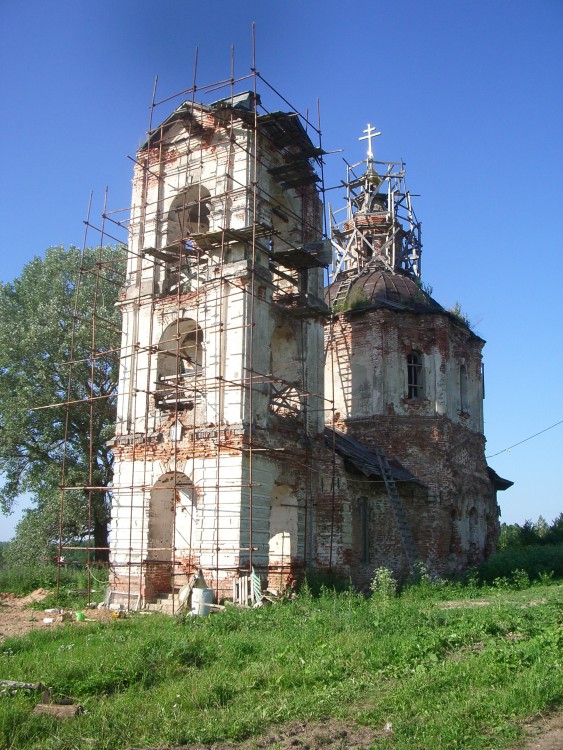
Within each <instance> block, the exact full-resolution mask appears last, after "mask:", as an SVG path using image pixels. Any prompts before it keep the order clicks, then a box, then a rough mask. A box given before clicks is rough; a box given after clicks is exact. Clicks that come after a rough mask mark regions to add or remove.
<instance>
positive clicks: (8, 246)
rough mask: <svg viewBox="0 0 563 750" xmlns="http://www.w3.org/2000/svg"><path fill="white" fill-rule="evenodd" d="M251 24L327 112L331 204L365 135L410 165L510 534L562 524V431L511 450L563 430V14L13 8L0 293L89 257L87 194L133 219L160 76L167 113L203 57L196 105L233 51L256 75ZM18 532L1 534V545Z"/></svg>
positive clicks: (291, 91)
mask: <svg viewBox="0 0 563 750" xmlns="http://www.w3.org/2000/svg"><path fill="white" fill-rule="evenodd" d="M252 21H255V23H256V67H257V69H258V70H259V72H260V73H261V74H262V75H263V76H264V78H265V79H266V80H267V81H268V82H269V83H271V84H272V85H273V86H275V88H277V89H278V90H279V91H281V92H282V93H283V94H284V96H285V97H286V98H287V99H289V100H290V101H291V102H292V104H294V106H295V107H296V108H298V109H300V110H301V111H303V112H305V111H307V110H308V111H309V113H310V116H311V118H312V119H313V120H314V121H316V119H317V99H318V100H319V102H320V117H321V127H322V132H323V146H324V148H325V149H326V150H327V151H336V150H337V149H343V153H336V154H331V155H329V156H327V157H326V183H327V186H332V185H337V184H338V183H339V181H340V180H341V179H343V178H344V177H345V169H344V164H343V161H342V157H344V158H345V159H346V160H347V161H348V162H352V163H353V162H357V161H359V160H360V159H362V158H363V157H364V156H365V142H361V143H360V142H359V141H358V138H359V137H360V136H361V135H362V134H363V133H362V131H363V130H364V129H365V128H366V125H367V123H368V122H369V123H372V124H373V125H375V126H376V127H377V129H378V130H380V131H381V132H382V135H381V136H380V137H378V138H377V139H376V141H375V144H374V149H375V158H376V159H378V158H380V159H389V160H399V159H401V158H402V159H404V160H405V162H406V164H407V184H408V186H409V188H410V190H411V191H412V192H413V193H415V194H419V196H420V197H418V198H417V199H416V204H415V207H416V212H417V216H418V218H419V219H420V220H421V221H422V229H423V235H422V239H423V243H424V249H423V257H422V274H423V280H424V281H425V283H426V284H429V285H431V286H432V287H433V296H434V297H435V298H436V299H437V300H438V301H439V302H441V303H442V304H443V305H444V306H445V307H452V306H454V305H455V304H456V303H459V304H460V305H461V308H462V310H463V311H464V313H465V314H467V315H468V316H469V318H470V319H471V321H473V323H474V327H475V331H476V332H477V333H478V334H479V335H480V336H482V337H483V338H484V339H486V341H487V345H486V347H485V351H484V357H485V378H486V400H485V425H486V436H487V455H490V456H493V455H494V454H498V455H494V457H492V458H491V459H490V464H491V466H492V467H493V468H494V469H495V470H496V471H497V472H498V473H499V474H501V476H504V477H506V478H509V479H511V480H513V481H514V482H515V485H514V487H513V488H511V489H510V490H508V491H507V492H505V493H500V495H499V499H500V503H501V508H502V517H501V520H502V521H507V522H519V523H522V522H523V521H524V520H525V519H526V518H534V519H535V518H537V516H538V515H539V514H540V513H541V514H542V515H543V516H544V517H545V518H546V519H548V521H551V520H552V519H553V518H554V517H555V516H556V515H558V513H559V512H561V509H562V506H563V503H562V501H561V497H562V492H561V485H562V479H563V476H562V469H561V461H560V456H559V454H560V447H561V443H562V435H563V424H559V425H558V426H555V427H553V429H550V430H547V431H546V432H542V434H540V435H538V436H537V437H535V438H533V439H531V440H529V441H527V442H525V443H523V444H522V445H519V446H517V447H515V448H513V449H512V450H510V451H504V449H505V448H507V447H509V446H511V445H513V444H515V443H518V442H519V441H521V440H525V439H526V438H528V437H529V436H532V435H534V434H536V433H539V432H541V431H542V430H545V429H546V428H548V427H551V426H552V425H555V424H556V423H558V422H560V421H561V420H563V406H562V405H561V402H560V400H559V398H558V397H559V392H560V389H561V372H563V347H562V336H561V302H560V298H561V291H560V290H559V288H558V286H557V284H558V281H557V279H558V277H559V275H560V270H559V267H558V266H557V262H558V258H559V255H560V248H561V240H562V234H563V232H562V229H561V221H560V220H559V218H558V216H559V213H560V205H561V203H562V198H563V196H562V192H563V186H562V181H561V174H562V172H563V170H562V166H563V165H562V163H561V162H562V161H563V143H562V141H563V135H562V129H561V121H562V119H563V118H562V106H561V101H562V97H561V88H562V87H561V84H562V81H563V73H562V67H563V66H562V62H561V61H562V59H563V56H562V42H561V39H562V38H563V35H562V33H561V31H562V28H563V4H562V3H561V2H560V0H457V1H456V2H451V0H427V1H426V2H424V3H421V2H419V0H404V2H402V3H389V2H386V3H383V2H379V1H373V0H372V1H371V2H370V1H369V0H367V1H366V0H364V2H357V1H356V0H349V2H347V3H342V2H336V0H325V1H324V2H322V3H317V2H303V0H301V1H300V2H297V1H296V0H286V2H285V3H283V4H277V3H269V2H264V1H263V0H248V1H246V2H244V1H241V2H236V3H235V2H231V1H229V0H216V2H214V3H195V2H188V0H161V2H159V3H154V2H148V0H137V1H136V2H134V1H133V0H121V2H118V3H117V2H110V0H97V2H96V3H76V2H70V1H69V0H57V2H55V3H44V2H41V0H27V2H25V3H2V5H1V6H0V66H1V70H2V73H3V75H2V78H3V91H2V97H0V117H1V120H0V122H1V131H2V134H3V144H4V150H3V180H2V184H1V185H0V191H1V196H0V280H2V281H11V280H12V279H13V278H14V277H16V276H18V275H19V274H20V273H21V270H22V268H23V266H24V264H25V263H27V262H29V261H30V260H31V259H32V258H33V257H34V256H35V255H38V254H39V255H42V254H43V253H44V251H45V249H46V248H47V247H49V246H52V245H58V244H64V245H69V244H75V245H81V244H82V242H83V238H84V225H83V219H84V218H85V215H86V210H87V204H88V200H89V196H90V192H91V191H93V203H92V222H93V223H97V217H99V215H100V214H101V210H102V205H103V196H104V190H105V188H106V186H107V187H108V206H109V208H110V209H118V208H123V207H126V206H128V205H129V202H130V188H131V176H132V162H131V161H130V160H129V159H128V158H127V157H128V155H133V154H134V152H135V150H136V148H137V147H138V146H139V145H140V144H141V143H142V142H143V141H144V139H145V135H146V130H147V127H148V122H149V107H148V105H149V103H150V99H151V95H152V90H153V84H154V77H155V75H158V96H159V98H164V97H166V96H168V95H171V94H174V93H177V92H179V91H181V90H183V89H187V88H189V87H190V86H191V85H192V82H193V79H194V58H195V50H196V47H197V48H198V66H197V78H196V82H197V83H198V85H199V86H202V85H205V84H207V83H211V82H213V81H216V80H224V79H227V78H229V77H230V67H231V45H234V61H235V75H236V76H242V75H244V74H246V73H248V72H249V71H250V67H251V65H252V55H251V23H252ZM238 90H244V86H242V85H241V86H239V87H238ZM223 95H224V94H223V93H221V92H220V93H219V95H218V97H216V98H221V96H223ZM179 103H180V102H179V101H176V104H179ZM173 106H174V105H173V104H171V105H170V109H171V108H172V107H173ZM170 109H169V110H168V111H165V110H163V111H162V117H164V116H166V114H168V112H169V111H170ZM159 118H160V112H159ZM328 196H329V199H330V201H331V202H332V201H333V200H335V201H336V200H337V191H335V192H334V193H329V194H328ZM333 207H335V208H336V207H337V205H334V206H333ZM91 242H92V243H95V242H96V239H95V237H93V236H92V237H91ZM500 451H504V452H502V453H499V452H500ZM12 527H13V524H12V523H11V522H7V521H6V519H5V518H3V517H1V516H0V539H5V538H8V537H9V536H10V535H11V533H10V530H11V528H12Z"/></svg>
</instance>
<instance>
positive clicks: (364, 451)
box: [324, 427, 424, 486]
mask: <svg viewBox="0 0 563 750" xmlns="http://www.w3.org/2000/svg"><path fill="white" fill-rule="evenodd" d="M324 436H325V444H326V445H327V446H328V447H329V448H333V447H334V450H335V451H336V452H337V453H338V455H340V456H342V457H343V458H344V459H345V460H346V461H349V462H350V463H351V464H352V465H353V466H354V468H356V469H357V470H358V471H360V472H361V473H362V474H363V475H364V476H366V477H370V478H374V477H376V478H377V479H383V475H382V473H381V467H380V466H379V459H378V458H377V454H376V453H375V452H374V451H372V450H370V449H369V448H368V447H367V446H365V445H363V444H362V443H360V442H358V441H357V440H354V438H352V437H350V436H349V435H344V433H342V432H339V431H338V430H334V429H331V428H330V427H325V432H324ZM386 458H387V463H388V464H389V468H390V470H391V474H392V476H393V479H395V480H396V481H399V482H414V483H415V484H418V485H421V486H424V485H423V484H422V482H420V480H418V479H417V478H416V477H415V476H414V474H411V473H410V471H408V469H405V467H404V466H403V465H402V464H401V463H399V461H397V460H396V459H394V458H390V457H389V456H387V457H386Z"/></svg>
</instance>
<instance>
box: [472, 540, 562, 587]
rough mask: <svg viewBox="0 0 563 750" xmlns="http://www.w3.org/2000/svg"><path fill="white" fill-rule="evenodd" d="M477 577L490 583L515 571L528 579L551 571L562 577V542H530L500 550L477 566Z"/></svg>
mask: <svg viewBox="0 0 563 750" xmlns="http://www.w3.org/2000/svg"><path fill="white" fill-rule="evenodd" d="M477 570H478V573H479V578H480V579H481V580H482V581H484V582H486V583H492V582H493V581H494V580H495V579H497V578H508V579H511V578H513V576H514V574H515V573H516V571H519V575H520V576H521V575H522V573H525V574H526V575H528V576H529V578H530V580H534V579H536V580H538V579H540V576H542V575H546V574H549V573H552V574H553V576H554V577H555V578H561V577H563V544H531V545H527V546H523V547H510V548H507V549H503V550H500V551H499V552H497V553H496V555H493V556H492V557H490V558H489V559H488V560H485V561H484V562H482V563H481V565H479V567H478V569H477Z"/></svg>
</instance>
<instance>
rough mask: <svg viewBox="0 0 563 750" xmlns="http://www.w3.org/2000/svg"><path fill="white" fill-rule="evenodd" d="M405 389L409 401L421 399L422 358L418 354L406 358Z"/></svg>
mask: <svg viewBox="0 0 563 750" xmlns="http://www.w3.org/2000/svg"><path fill="white" fill-rule="evenodd" d="M407 388H408V398H409V399H413V400H416V399H421V398H422V396H423V376H422V357H421V356H420V354H419V353H418V352H410V354H409V355H408V356H407Z"/></svg>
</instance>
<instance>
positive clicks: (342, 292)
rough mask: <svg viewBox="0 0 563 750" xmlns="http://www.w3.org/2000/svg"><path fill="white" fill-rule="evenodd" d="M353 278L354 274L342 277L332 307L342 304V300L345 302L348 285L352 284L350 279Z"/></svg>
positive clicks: (348, 289)
mask: <svg viewBox="0 0 563 750" xmlns="http://www.w3.org/2000/svg"><path fill="white" fill-rule="evenodd" d="M355 278H356V277H355V276H348V278H347V279H344V281H343V282H342V283H341V284H340V286H339V287H338V292H337V293H336V297H335V299H334V302H333V305H332V306H333V307H337V306H339V305H343V304H344V302H346V297H347V296H348V292H349V291H350V286H351V285H352V281H353V280H354V279H355Z"/></svg>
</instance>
